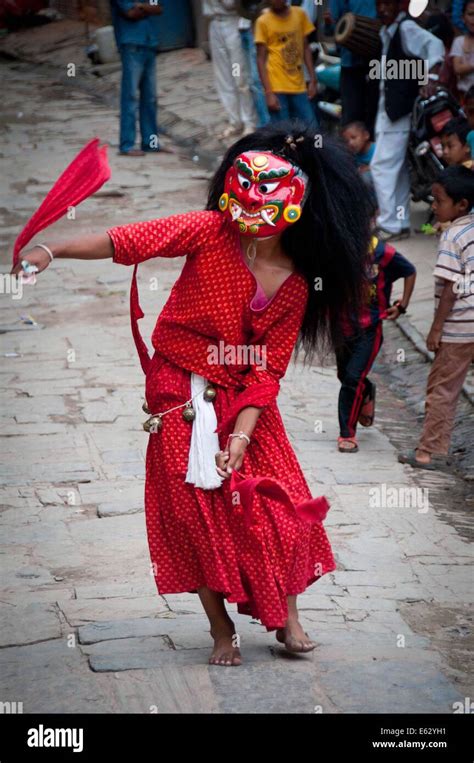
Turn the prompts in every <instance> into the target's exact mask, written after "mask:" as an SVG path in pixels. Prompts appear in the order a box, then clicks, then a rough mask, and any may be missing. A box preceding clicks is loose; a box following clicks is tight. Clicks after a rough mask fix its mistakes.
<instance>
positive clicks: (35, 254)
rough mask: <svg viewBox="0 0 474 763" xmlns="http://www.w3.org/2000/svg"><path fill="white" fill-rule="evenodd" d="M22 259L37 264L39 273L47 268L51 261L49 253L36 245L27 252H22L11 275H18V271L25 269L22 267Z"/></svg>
mask: <svg viewBox="0 0 474 763" xmlns="http://www.w3.org/2000/svg"><path fill="white" fill-rule="evenodd" d="M22 260H26V261H27V262H29V263H30V264H31V265H36V267H37V268H38V273H41V271H42V270H46V268H47V267H48V265H49V264H50V263H51V258H50V256H49V254H48V253H47V252H45V251H44V249H41V247H39V246H34V247H33V248H32V249H28V251H27V253H26V254H20V257H19V259H18V262H17V263H16V265H15V267H13V268H12V269H11V271H10V275H18V273H19V272H20V271H21V270H22V269H23V268H22V267H21V261H22Z"/></svg>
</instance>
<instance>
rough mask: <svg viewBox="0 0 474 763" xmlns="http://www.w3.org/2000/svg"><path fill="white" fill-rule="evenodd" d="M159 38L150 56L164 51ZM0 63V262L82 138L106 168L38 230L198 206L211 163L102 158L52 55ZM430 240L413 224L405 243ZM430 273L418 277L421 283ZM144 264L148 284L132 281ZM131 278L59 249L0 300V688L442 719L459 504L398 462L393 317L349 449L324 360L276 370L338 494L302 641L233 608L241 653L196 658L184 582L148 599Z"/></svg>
mask: <svg viewBox="0 0 474 763" xmlns="http://www.w3.org/2000/svg"><path fill="white" fill-rule="evenodd" d="M192 53H193V54H194V53H196V51H193V52H192ZM170 55H171V56H173V57H174V58H166V56H163V57H162V60H163V67H164V70H165V71H167V70H169V68H170V64H169V62H170V61H172V60H176V56H177V53H174V54H170ZM206 66H208V64H207V63H206ZM0 67H1V68H0V73H1V77H2V84H3V114H2V116H1V117H0V120H1V121H0V129H1V145H2V149H1V158H2V165H3V170H2V184H1V185H2V187H1V200H0V215H1V220H2V232H1V234H0V235H1V244H2V246H1V250H2V272H4V273H5V272H8V271H9V267H10V264H9V263H10V258H11V248H12V245H13V241H14V239H15V237H16V235H17V234H18V231H19V230H20V228H21V227H22V225H23V224H24V223H25V221H26V220H27V219H28V218H29V217H30V215H31V214H32V212H33V211H34V209H35V208H36V207H37V206H38V204H39V203H40V201H41V200H42V198H43V197H44V195H45V193H46V192H47V190H48V189H49V188H50V187H51V185H52V183H53V182H54V180H55V179H56V177H57V176H58V175H59V173H60V172H61V170H62V169H63V168H64V167H65V166H66V165H67V163H68V162H69V161H70V159H71V158H72V156H73V155H74V154H75V153H76V152H77V151H78V150H79V148H80V147H81V146H82V145H84V144H85V143H86V142H87V140H89V139H90V138H91V137H94V136H95V135H98V136H99V137H100V138H101V139H102V141H104V142H110V143H111V144H112V145H111V146H110V147H109V159H110V164H111V168H112V178H111V180H110V181H109V183H107V184H106V185H105V186H104V187H103V189H102V191H101V192H99V193H98V194H96V196H95V197H93V198H92V199H89V200H87V201H86V202H85V203H84V204H82V205H80V206H79V207H78V208H77V210H76V217H75V219H73V220H72V219H71V220H67V219H63V220H61V221H60V222H58V223H56V224H55V225H54V226H53V227H52V228H51V229H49V230H48V231H47V232H46V233H44V234H41V236H40V237H39V239H38V240H46V241H54V240H65V239H66V238H70V237H72V236H75V235H79V234H81V233H86V232H93V231H101V230H104V229H105V228H106V227H110V226H112V225H116V224H120V223H126V222H131V221H137V220H145V219H150V218H152V217H154V216H165V215H168V214H172V213H175V212H184V211H186V210H189V209H198V208H202V207H203V206H204V203H205V195H206V177H207V171H206V170H205V169H203V167H202V166H201V165H199V164H197V163H196V162H193V161H191V160H190V159H188V158H182V157H181V156H180V155H179V154H178V155H169V154H167V155H161V156H158V157H156V156H150V157H147V158H145V159H141V158H139V159H135V160H131V159H129V158H124V157H120V156H118V155H117V148H116V144H117V114H116V109H115V107H114V106H113V105H112V102H111V103H110V105H104V102H103V101H102V102H99V101H98V100H97V99H94V98H93V97H92V95H89V94H87V93H86V92H84V90H81V89H79V88H78V87H75V85H74V83H69V84H64V83H60V82H58V78H57V76H54V74H52V73H51V72H50V70H49V69H42V68H41V67H33V66H32V65H31V64H27V63H24V62H11V61H10V62H6V61H3V62H2V63H1V64H0ZM169 82H170V80H169V79H168V80H166V79H162V80H161V81H160V87H163V88H165V89H166V87H168V86H169V88H170V90H169V93H168V96H167V97H168V100H169V102H170V103H171V101H172V99H173V92H172V90H171V85H169ZM176 97H177V96H176ZM180 97H181V96H180ZM193 108H194V106H193V103H190V104H189V109H188V112H187V117H189V119H191V118H193V119H194V116H193V114H194V112H193ZM196 108H197V106H196ZM199 108H200V107H199ZM209 113H211V114H212V113H213V114H216V113H217V111H216V109H215V107H214V111H212V109H211V112H209ZM201 117H202V109H201V111H199V109H198V111H197V112H196V116H195V119H196V121H197V122H198V121H199V119H200V118H201ZM213 125H215V122H214V123H212V124H210V126H209V129H212V127H213ZM180 129H184V128H182V126H181V128H180ZM172 133H173V131H172V130H170V134H172ZM430 245H431V246H434V243H431V244H430ZM426 246H427V244H426V242H425V241H423V242H422V243H421V244H420V243H419V241H418V239H415V240H414V244H413V255H414V257H419V258H421V257H422V256H423V252H424V251H425V250H424V249H423V247H426ZM420 247H422V248H420ZM403 251H405V249H404V250H403ZM433 251H434V250H433ZM407 254H409V253H408V251H407ZM181 265H182V263H181V262H180V261H179V260H178V259H177V260H164V259H162V260H158V259H155V260H150V261H149V262H147V263H144V264H143V265H142V266H141V268H140V279H141V284H142V287H141V295H142V306H143V308H144V311H145V314H146V318H145V319H144V320H143V321H142V322H141V328H142V332H143V334H144V335H145V336H147V337H148V336H149V335H150V333H151V330H152V328H153V325H154V321H155V319H156V315H157V313H158V312H159V311H160V309H161V307H162V306H163V304H164V302H165V300H166V298H167V295H168V294H169V291H170V288H171V286H172V285H173V283H174V281H175V280H176V278H177V276H178V275H179V272H180V268H181ZM428 271H429V269H427V271H426V273H425V272H424V270H423V276H422V278H420V283H419V286H417V289H418V288H420V290H421V291H420V294H422V295H423V299H425V298H426V300H427V299H428V295H429V294H430V293H431V292H430V289H431V281H430V278H431V275H430V273H431V271H429V272H428ZM153 276H156V277H157V279H158V284H159V288H158V290H157V291H156V290H152V289H147V288H146V284H147V282H148V279H151V278H152V277H153ZM130 277H131V270H129V269H128V268H125V267H122V266H118V265H113V264H111V263H110V261H109V262H106V261H98V262H95V263H94V262H80V261H73V260H57V261H55V262H54V263H53V264H52V266H51V267H50V268H49V269H48V270H47V272H46V273H44V274H43V275H41V276H40V278H39V279H38V282H37V284H36V285H35V286H30V287H25V293H24V295H23V298H22V299H14V298H13V297H14V295H9V294H6V295H2V300H1V315H0V324H1V330H2V336H1V353H2V361H3V362H2V368H1V379H2V406H1V414H2V433H3V443H2V445H3V448H2V452H3V459H2V469H3V474H2V487H1V506H2V511H1V515H0V521H1V527H2V535H1V549H0V553H1V557H0V558H1V570H2V575H1V591H0V602H1V604H0V614H1V617H0V645H1V646H2V650H1V651H0V660H1V663H2V664H1V670H0V700H1V701H10V702H13V701H16V702H23V711H24V712H25V713H34V712H49V713H57V712H69V713H76V712H87V713H98V712H107V713H116V712H132V713H148V712H154V711H156V710H157V711H158V712H159V713H169V712H180V713H184V712H198V713H199V712H215V713H239V712H252V713H262V712H276V713H284V712H291V713H314V712H323V713H349V712H355V713H361V712H373V713H386V712H395V713H401V712H407V713H415V712H420V713H435V714H436V713H446V712H448V713H450V712H452V711H453V703H455V702H464V700H465V698H466V697H473V696H474V695H473V687H472V682H471V681H472V644H473V635H472V634H473V622H472V588H473V586H472V582H473V578H472V545H470V543H469V541H470V538H472V514H471V513H470V511H471V512H472V508H471V509H469V503H468V502H467V501H466V498H465V485H464V483H462V481H461V480H460V479H459V478H458V477H457V476H454V475H453V474H450V473H436V474H429V473H415V472H414V470H412V469H411V468H410V467H404V466H402V465H400V464H399V463H398V462H397V460H396V445H398V444H405V443H406V442H407V441H412V440H413V438H414V436H415V433H416V428H417V426H419V422H418V423H417V422H416V417H414V415H413V412H412V410H411V408H410V407H409V406H408V407H407V405H406V403H405V402H404V401H403V399H402V397H401V396H400V394H399V393H400V385H401V382H400V380H399V382H398V386H397V384H393V378H391V376H390V370H389V369H387V366H390V365H392V366H394V364H395V361H394V355H393V352H394V351H395V350H396V349H397V348H398V347H399V346H402V345H401V342H402V341H403V342H405V341H407V340H405V339H403V340H402V338H401V334H399V330H398V329H397V328H396V327H390V330H389V332H388V334H387V342H386V347H385V349H384V352H385V355H384V356H383V357H382V358H381V361H380V363H379V364H378V365H377V368H376V374H377V380H378V382H379V385H380V395H379V400H378V402H379V411H378V416H377V419H376V425H375V426H374V427H373V428H372V429H371V430H364V431H362V432H361V434H360V444H361V449H360V452H359V453H358V454H356V455H353V456H346V455H342V454H339V453H338V452H337V450H336V447H335V441H336V437H337V417H336V400H337V394H338V384H337V380H336V376H335V369H334V366H333V362H332V360H331V359H328V360H327V361H326V363H325V365H324V366H313V367H311V368H306V369H303V367H302V365H301V363H299V364H298V365H297V366H293V364H291V365H290V367H289V369H288V373H287V376H286V378H285V379H284V380H283V382H282V391H281V395H280V408H281V411H282V415H283V419H284V422H285V424H286V426H287V429H288V432H289V435H290V438H291V441H292V443H293V445H294V448H295V451H296V453H297V455H298V458H299V460H300V463H301V465H302V467H303V469H304V472H305V475H306V476H307V479H308V482H309V484H310V487H311V490H312V492H313V495H315V496H316V495H321V494H324V495H326V496H327V497H328V499H329V501H330V503H331V510H330V512H329V515H328V519H327V522H326V528H327V531H328V534H329V537H330V540H331V543H332V545H333V548H334V551H335V553H336V556H337V563H338V569H337V571H336V572H335V573H334V574H331V575H327V576H325V578H324V579H323V580H321V581H319V582H318V583H316V584H314V585H313V586H311V588H309V589H308V590H307V591H306V592H305V593H304V594H303V595H302V596H301V597H300V598H299V603H300V611H301V616H302V618H301V619H302V622H303V625H304V627H305V629H306V630H307V631H308V632H309V634H310V635H311V636H312V637H313V638H314V639H315V640H316V641H317V643H318V647H317V649H316V650H315V651H314V652H312V653H311V654H309V655H304V656H300V655H289V654H287V653H286V652H285V651H284V650H283V649H282V648H281V647H280V646H279V645H277V642H276V641H275V639H274V636H272V635H271V634H268V633H267V632H266V631H265V629H264V628H263V627H262V626H261V625H260V624H259V623H257V622H253V621H251V620H249V618H246V617H244V616H239V615H237V613H236V611H234V610H235V606H234V605H233V606H232V607H231V610H233V611H232V615H233V617H234V619H235V622H236V624H237V628H238V632H239V633H240V635H241V640H242V650H243V656H244V660H245V662H244V664H243V665H242V666H241V667H239V668H234V669H227V670H226V669H222V668H219V667H215V666H213V667H211V666H209V665H207V659H208V656H209V652H210V644H211V641H210V637H209V633H208V626H207V620H206V618H205V616H204V615H203V614H202V612H201V608H200V604H199V600H198V597H197V596H196V595H192V594H176V595H173V596H170V595H166V596H159V595H157V593H156V588H155V584H154V581H153V578H152V577H151V575H150V564H149V557H148V547H147V542H146V532H145V522H144V513H143V482H144V454H145V449H146V443H147V435H146V434H145V433H144V432H143V430H142V426H141V425H142V421H143V419H144V415H143V413H142V410H141V404H142V401H143V381H144V379H143V374H142V371H141V368H140V366H139V363H138V359H137V357H136V352H135V347H134V345H133V341H132V337H131V333H130V326H129V314H128V289H129V283H130ZM423 310H424V311H425V312H424V315H425V318H423V316H422V310H421V309H420V310H417V309H416V308H415V306H414V308H413V313H414V315H416V316H417V317H416V320H415V323H416V324H417V328H418V330H419V331H420V332H423V330H424V326H425V324H426V321H427V320H429V317H428V316H429V307H428V306H427V303H426V304H425V307H424V308H423ZM25 315H31V316H32V317H33V318H34V320H35V321H36V323H37V325H36V326H32V325H30V324H28V323H27V322H25V321H24V320H22V318H21V316H25ZM423 321H425V322H423ZM401 386H403V384H402V385H401ZM412 402H413V403H414V404H415V403H416V401H412ZM418 402H419V400H418ZM463 405H464V406H465V407H463V409H462V410H463V411H464V412H465V413H464V414H463V415H465V416H469V415H470V413H469V403H468V402H467V400H465V401H464V402H463ZM394 496H395V498H394Z"/></svg>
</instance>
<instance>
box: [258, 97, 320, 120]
mask: <svg viewBox="0 0 474 763" xmlns="http://www.w3.org/2000/svg"><path fill="white" fill-rule="evenodd" d="M275 95H276V96H277V98H278V100H279V101H280V110H279V111H270V112H269V113H270V121H271V122H282V121H283V120H286V119H302V120H303V122H306V123H307V124H308V126H309V127H314V128H318V127H319V123H318V118H317V116H316V112H315V110H314V107H313V103H312V101H310V100H309V98H308V96H307V94H306V93H275ZM314 97H315V98H316V96H314Z"/></svg>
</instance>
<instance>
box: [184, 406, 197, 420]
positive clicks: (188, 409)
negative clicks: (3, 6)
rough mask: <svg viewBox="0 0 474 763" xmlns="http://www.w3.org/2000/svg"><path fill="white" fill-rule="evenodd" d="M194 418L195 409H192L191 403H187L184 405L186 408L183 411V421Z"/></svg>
mask: <svg viewBox="0 0 474 763" xmlns="http://www.w3.org/2000/svg"><path fill="white" fill-rule="evenodd" d="M195 418H196V411H195V410H194V408H193V406H192V405H191V403H188V404H187V405H186V408H185V409H184V411H183V419H184V420H185V421H193V420H194V419H195Z"/></svg>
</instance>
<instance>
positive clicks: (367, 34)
mask: <svg viewBox="0 0 474 763" xmlns="http://www.w3.org/2000/svg"><path fill="white" fill-rule="evenodd" d="M381 26H382V22H381V21H380V20H379V19H371V18H368V16H357V15H356V14H355V13H345V14H344V16H341V18H340V19H339V21H338V22H337V25H336V29H335V32H334V37H335V40H336V43H337V44H338V45H342V46H343V47H344V48H347V49H348V50H350V51H351V53H355V54H356V55H358V56H363V57H364V58H380V56H381V52H382V42H381V40H380V37H379V29H380V27H381Z"/></svg>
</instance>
